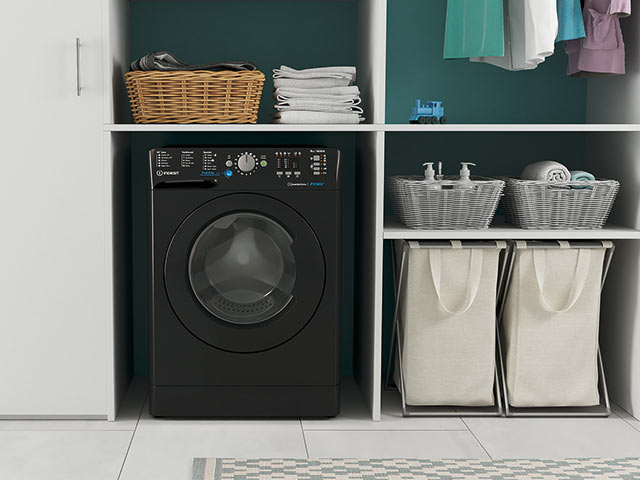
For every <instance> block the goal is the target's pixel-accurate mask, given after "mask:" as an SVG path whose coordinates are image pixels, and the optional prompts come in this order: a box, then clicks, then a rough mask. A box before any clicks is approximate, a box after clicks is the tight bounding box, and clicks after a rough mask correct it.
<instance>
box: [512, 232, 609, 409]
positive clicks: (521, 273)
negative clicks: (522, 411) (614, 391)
mask: <svg viewBox="0 0 640 480" xmlns="http://www.w3.org/2000/svg"><path fill="white" fill-rule="evenodd" d="M558 243H559V244H560V248H532V247H531V246H530V245H527V242H516V249H515V263H514V268H513V274H512V279H511V284H510V287H509V291H508V293H507V298H506V305H505V310H504V317H503V321H502V322H503V328H504V343H505V350H506V387H507V394H508V401H509V405H511V406H513V407H588V406H596V405H599V403H600V395H599V389H598V378H599V376H598V352H599V350H598V329H599V322H600V291H601V286H602V282H603V264H604V260H605V252H606V250H607V248H611V246H610V244H611V242H602V243H603V244H602V247H601V248H593V247H591V248H573V247H571V246H570V245H569V243H568V242H558Z"/></svg>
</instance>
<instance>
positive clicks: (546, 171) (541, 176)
mask: <svg viewBox="0 0 640 480" xmlns="http://www.w3.org/2000/svg"><path fill="white" fill-rule="evenodd" d="M520 178H521V179H522V180H539V181H547V182H568V181H570V180H571V173H569V170H567V167H565V166H564V165H562V164H561V163H558V162H554V161H551V160H545V161H543V162H536V163H532V164H531V165H528V166H527V168H525V169H524V170H523V172H522V175H520Z"/></svg>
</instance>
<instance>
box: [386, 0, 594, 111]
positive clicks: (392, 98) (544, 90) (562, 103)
mask: <svg viewBox="0 0 640 480" xmlns="http://www.w3.org/2000/svg"><path fill="white" fill-rule="evenodd" d="M388 4H389V9H388V31H387V123H407V122H408V119H409V115H410V114H411V107H412V106H413V103H414V102H415V100H416V99H417V98H420V99H422V100H442V101H444V102H445V113H446V116H447V118H448V120H449V123H584V122H585V119H586V88H587V87H586V85H587V83H586V80H585V79H576V78H568V77H567V76H566V73H565V72H566V65H567V56H566V54H565V53H564V47H563V46H562V45H561V44H558V45H557V46H556V47H557V50H556V54H555V55H553V56H552V57H550V58H549V59H547V61H546V62H544V63H543V64H542V65H541V66H539V67H538V68H537V69H536V70H533V71H526V72H508V71H505V70H502V69H500V68H498V67H494V66H491V65H486V64H478V63H471V62H470V61H469V60H465V59H462V60H446V61H445V60H443V59H442V53H443V45H444V23H445V13H446V1H445V0H389V2H388Z"/></svg>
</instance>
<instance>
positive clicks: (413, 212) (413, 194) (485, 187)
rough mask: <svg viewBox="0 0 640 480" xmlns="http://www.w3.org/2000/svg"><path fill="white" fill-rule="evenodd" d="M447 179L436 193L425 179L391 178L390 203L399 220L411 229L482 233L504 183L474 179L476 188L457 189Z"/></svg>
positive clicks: (453, 182) (492, 214) (389, 183)
mask: <svg viewBox="0 0 640 480" xmlns="http://www.w3.org/2000/svg"><path fill="white" fill-rule="evenodd" d="M455 180H457V177H455V179H454V178H449V177H448V178H446V179H445V180H444V181H443V182H441V183H442V185H443V188H442V189H441V190H433V189H430V188H429V185H428V184H427V183H425V181H424V177H417V176H413V177H390V178H389V180H388V181H387V186H388V189H389V193H390V194H391V203H392V205H393V210H394V212H395V214H396V216H397V217H398V219H399V220H400V221H401V222H402V223H403V224H404V225H405V226H407V227H408V228H414V229H422V230H465V229H469V230H481V229H486V228H488V227H489V224H490V223H491V220H492V219H493V216H494V215H495V213H496V208H497V207H498V202H499V201H500V196H501V195H502V191H503V189H504V181H502V180H495V179H491V178H484V177H472V178H471V181H472V183H473V188H469V189H457V188H452V187H453V186H455Z"/></svg>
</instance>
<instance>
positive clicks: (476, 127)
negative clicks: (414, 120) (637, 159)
mask: <svg viewBox="0 0 640 480" xmlns="http://www.w3.org/2000/svg"><path fill="white" fill-rule="evenodd" d="M384 131H386V132H639V131H640V125H638V124H596V123H580V124H569V123H567V124H553V123H549V124H546V123H541V124H509V125H507V124H445V125H409V124H387V125H384Z"/></svg>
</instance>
